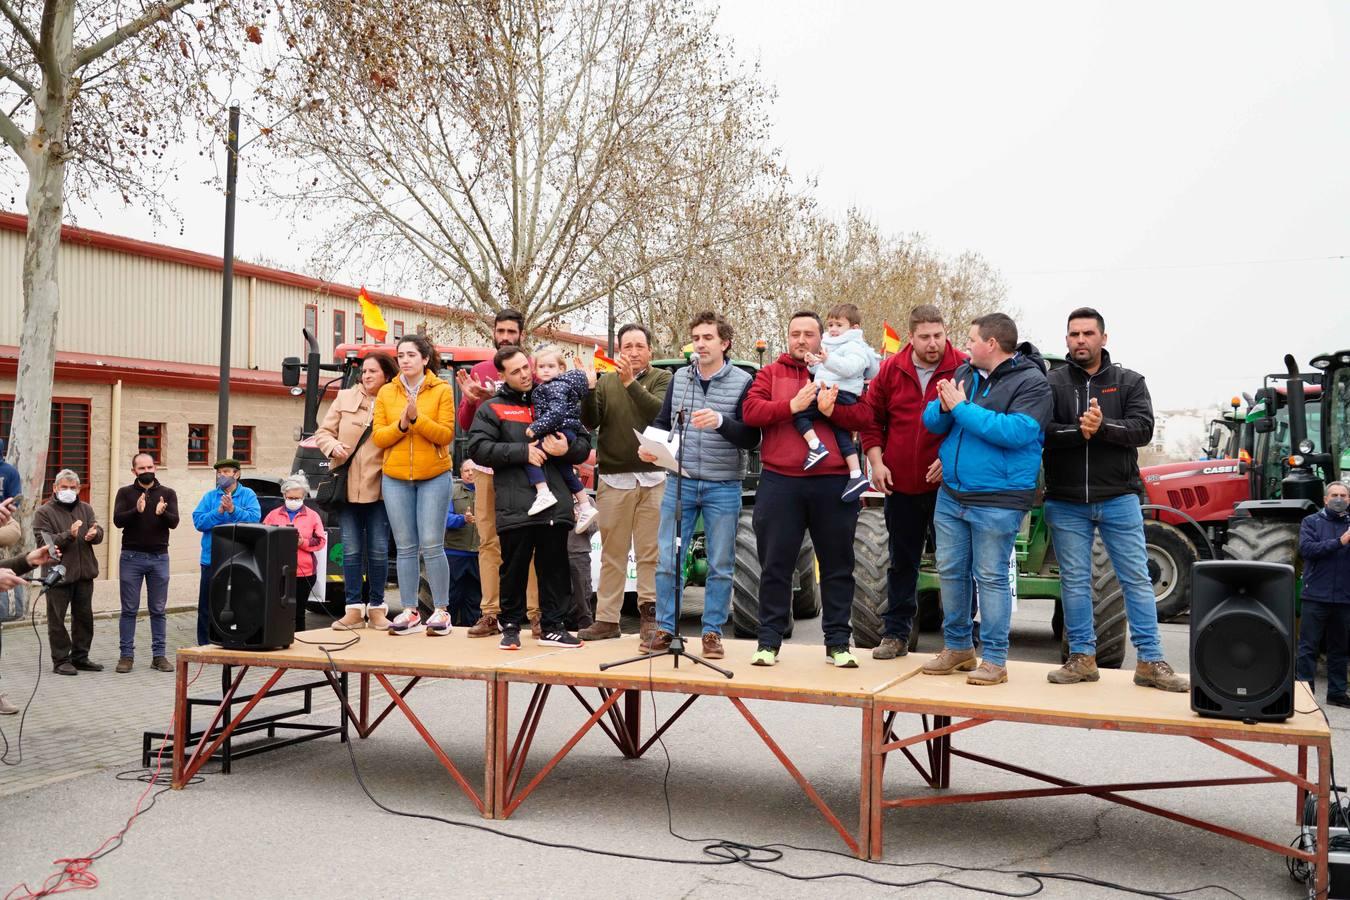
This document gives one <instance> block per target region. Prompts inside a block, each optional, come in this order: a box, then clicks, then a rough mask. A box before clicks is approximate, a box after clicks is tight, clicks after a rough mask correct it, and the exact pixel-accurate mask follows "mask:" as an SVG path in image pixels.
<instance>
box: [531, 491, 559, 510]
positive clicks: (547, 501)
mask: <svg viewBox="0 0 1350 900" xmlns="http://www.w3.org/2000/svg"><path fill="white" fill-rule="evenodd" d="M557 505H558V498H557V497H555V496H553V492H552V491H549V490H543V491H540V492H539V493H537V494H535V495H534V502H533V503H531V504H530V511H529V512H527V513H526V514H525V515H527V516H537V515H539V514H540V513H541V512H543V511H544V510H546V509H548V508H549V507H550V506H557Z"/></svg>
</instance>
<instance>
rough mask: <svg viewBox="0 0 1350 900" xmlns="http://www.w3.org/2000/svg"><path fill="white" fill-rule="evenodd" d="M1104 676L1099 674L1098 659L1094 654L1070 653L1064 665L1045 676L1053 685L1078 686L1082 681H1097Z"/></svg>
mask: <svg viewBox="0 0 1350 900" xmlns="http://www.w3.org/2000/svg"><path fill="white" fill-rule="evenodd" d="M1101 677H1102V676H1101V675H1100V674H1099V673H1098V672H1097V657H1096V655H1095V654H1092V653H1070V654H1069V659H1068V661H1067V662H1065V663H1064V665H1062V666H1060V667H1059V668H1058V669H1056V670H1055V671H1053V672H1051V673H1050V674H1048V675H1046V676H1045V680H1046V681H1048V682H1050V683H1051V684H1077V683H1078V682H1080V681H1097V680H1099V679H1100V678H1101Z"/></svg>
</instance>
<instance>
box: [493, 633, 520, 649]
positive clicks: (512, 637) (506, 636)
mask: <svg viewBox="0 0 1350 900" xmlns="http://www.w3.org/2000/svg"><path fill="white" fill-rule="evenodd" d="M497 649H498V650H519V649H520V629H519V628H503V629H502V639H501V640H500V641H499V642H498V643H497Z"/></svg>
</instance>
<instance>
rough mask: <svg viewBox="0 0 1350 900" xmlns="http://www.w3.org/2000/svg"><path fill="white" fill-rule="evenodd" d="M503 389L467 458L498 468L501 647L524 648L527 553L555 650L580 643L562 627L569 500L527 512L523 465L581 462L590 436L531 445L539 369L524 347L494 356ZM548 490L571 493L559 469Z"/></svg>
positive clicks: (529, 500)
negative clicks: (547, 458)
mask: <svg viewBox="0 0 1350 900" xmlns="http://www.w3.org/2000/svg"><path fill="white" fill-rule="evenodd" d="M493 363H494V364H495V365H496V368H497V372H498V373H499V374H500V376H501V382H502V384H501V387H499V388H498V389H497V393H496V394H494V395H493V396H491V397H489V398H488V399H487V400H485V401H484V402H483V404H482V405H481V406H479V407H478V411H477V412H476V413H475V414H474V417H473V427H472V428H471V429H469V441H468V449H467V452H468V455H469V458H470V459H472V460H473V461H474V462H475V463H477V464H478V465H481V466H489V467H491V468H492V470H493V477H492V481H493V486H494V488H495V491H496V498H495V503H494V508H495V510H496V513H497V535H498V537H499V538H500V540H501V549H502V565H501V605H502V611H501V616H500V618H499V622H500V624H501V629H502V639H501V643H500V644H499V646H500V647H501V648H502V649H503V650H519V649H520V625H521V622H523V621H524V619H525V588H526V584H527V583H528V581H529V573H530V557H531V556H532V555H533V557H534V563H535V565H534V568H535V572H536V574H537V575H538V579H539V613H540V620H541V626H542V630H543V636H542V637H541V638H540V640H539V643H541V644H547V645H549V646H552V647H565V648H574V647H580V646H581V641H579V640H577V638H576V637H575V636H573V635H571V634H569V633H568V632H567V630H566V629H565V628H564V627H563V616H564V615H565V614H566V612H567V609H568V608H569V607H570V605H571V595H572V581H571V570H570V568H569V565H568V559H567V536H568V535H569V534H570V533H571V532H572V526H573V524H574V520H573V518H572V504H570V503H557V504H554V505H553V506H550V507H548V508H547V509H545V510H543V511H542V512H539V513H536V514H535V515H533V516H531V515H530V512H529V511H530V505H531V504H533V503H534V498H535V496H536V492H535V489H534V488H533V487H532V486H531V485H530V482H529V479H528V478H526V475H525V464H526V463H532V464H533V465H536V466H543V464H544V462H545V454H547V455H549V456H558V457H561V458H562V460H563V461H564V462H566V463H570V464H572V465H578V464H580V463H583V462H585V461H586V457H587V456H589V455H590V452H591V439H590V435H588V434H586V433H585V432H584V431H583V432H580V433H578V434H577V438H576V440H574V441H572V442H571V443H570V444H569V442H568V440H567V439H566V438H565V437H563V436H561V435H550V436H549V437H546V438H544V440H543V449H540V448H539V447H536V446H534V444H533V442H531V440H530V439H529V438H527V437H526V436H525V431H526V429H528V428H529V427H530V425H531V424H532V423H533V422H534V411H533V407H532V406H531V395H532V393H533V391H534V373H533V371H532V369H531V368H530V358H529V357H528V356H526V355H525V351H524V350H521V349H520V348H519V347H503V348H501V349H500V350H498V351H497V354H496V356H494V357H493ZM544 475H545V477H546V478H547V479H548V484H549V489H550V490H551V491H552V492H553V493H554V495H555V496H558V497H564V496H570V493H571V492H570V491H568V490H567V485H565V484H564V483H563V476H562V469H561V468H559V467H558V466H544Z"/></svg>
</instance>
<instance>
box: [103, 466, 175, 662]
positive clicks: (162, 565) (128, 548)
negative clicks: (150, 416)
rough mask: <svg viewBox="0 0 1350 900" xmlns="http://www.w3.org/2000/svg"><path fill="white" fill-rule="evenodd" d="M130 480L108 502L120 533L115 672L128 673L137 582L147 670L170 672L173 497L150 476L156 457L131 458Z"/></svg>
mask: <svg viewBox="0 0 1350 900" xmlns="http://www.w3.org/2000/svg"><path fill="white" fill-rule="evenodd" d="M131 474H132V476H133V477H134V478H135V480H134V481H133V482H132V483H131V484H128V485H126V486H125V487H121V488H118V490H117V497H116V498H115V499H114V500H113V525H115V526H117V527H118V528H120V529H122V554H121V557H120V559H119V565H118V580H119V582H120V587H121V592H122V616H121V618H120V619H119V620H118V637H119V643H120V646H121V652H120V654H119V658H118V660H117V671H118V672H119V673H123V674H125V673H126V672H130V671H131V666H132V662H133V660H134V659H135V656H136V616H137V614H138V613H139V612H140V608H141V583H142V582H144V583H145V604H146V607H147V608H148V609H149V610H150V652H151V662H150V668H152V669H157V670H159V671H160V672H172V671H173V665H172V664H171V663H170V662H169V658H168V650H167V642H166V631H167V629H166V628H165V619H164V608H165V606H166V605H167V604H168V601H169V532H170V531H171V530H172V529H174V528H177V527H178V495H177V494H175V493H174V491H173V488H167V487H165V486H164V485H162V484H160V483H159V479H158V478H156V477H155V458H154V457H153V456H151V455H150V454H149V453H137V454H136V455H134V456H132V457H131Z"/></svg>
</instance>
